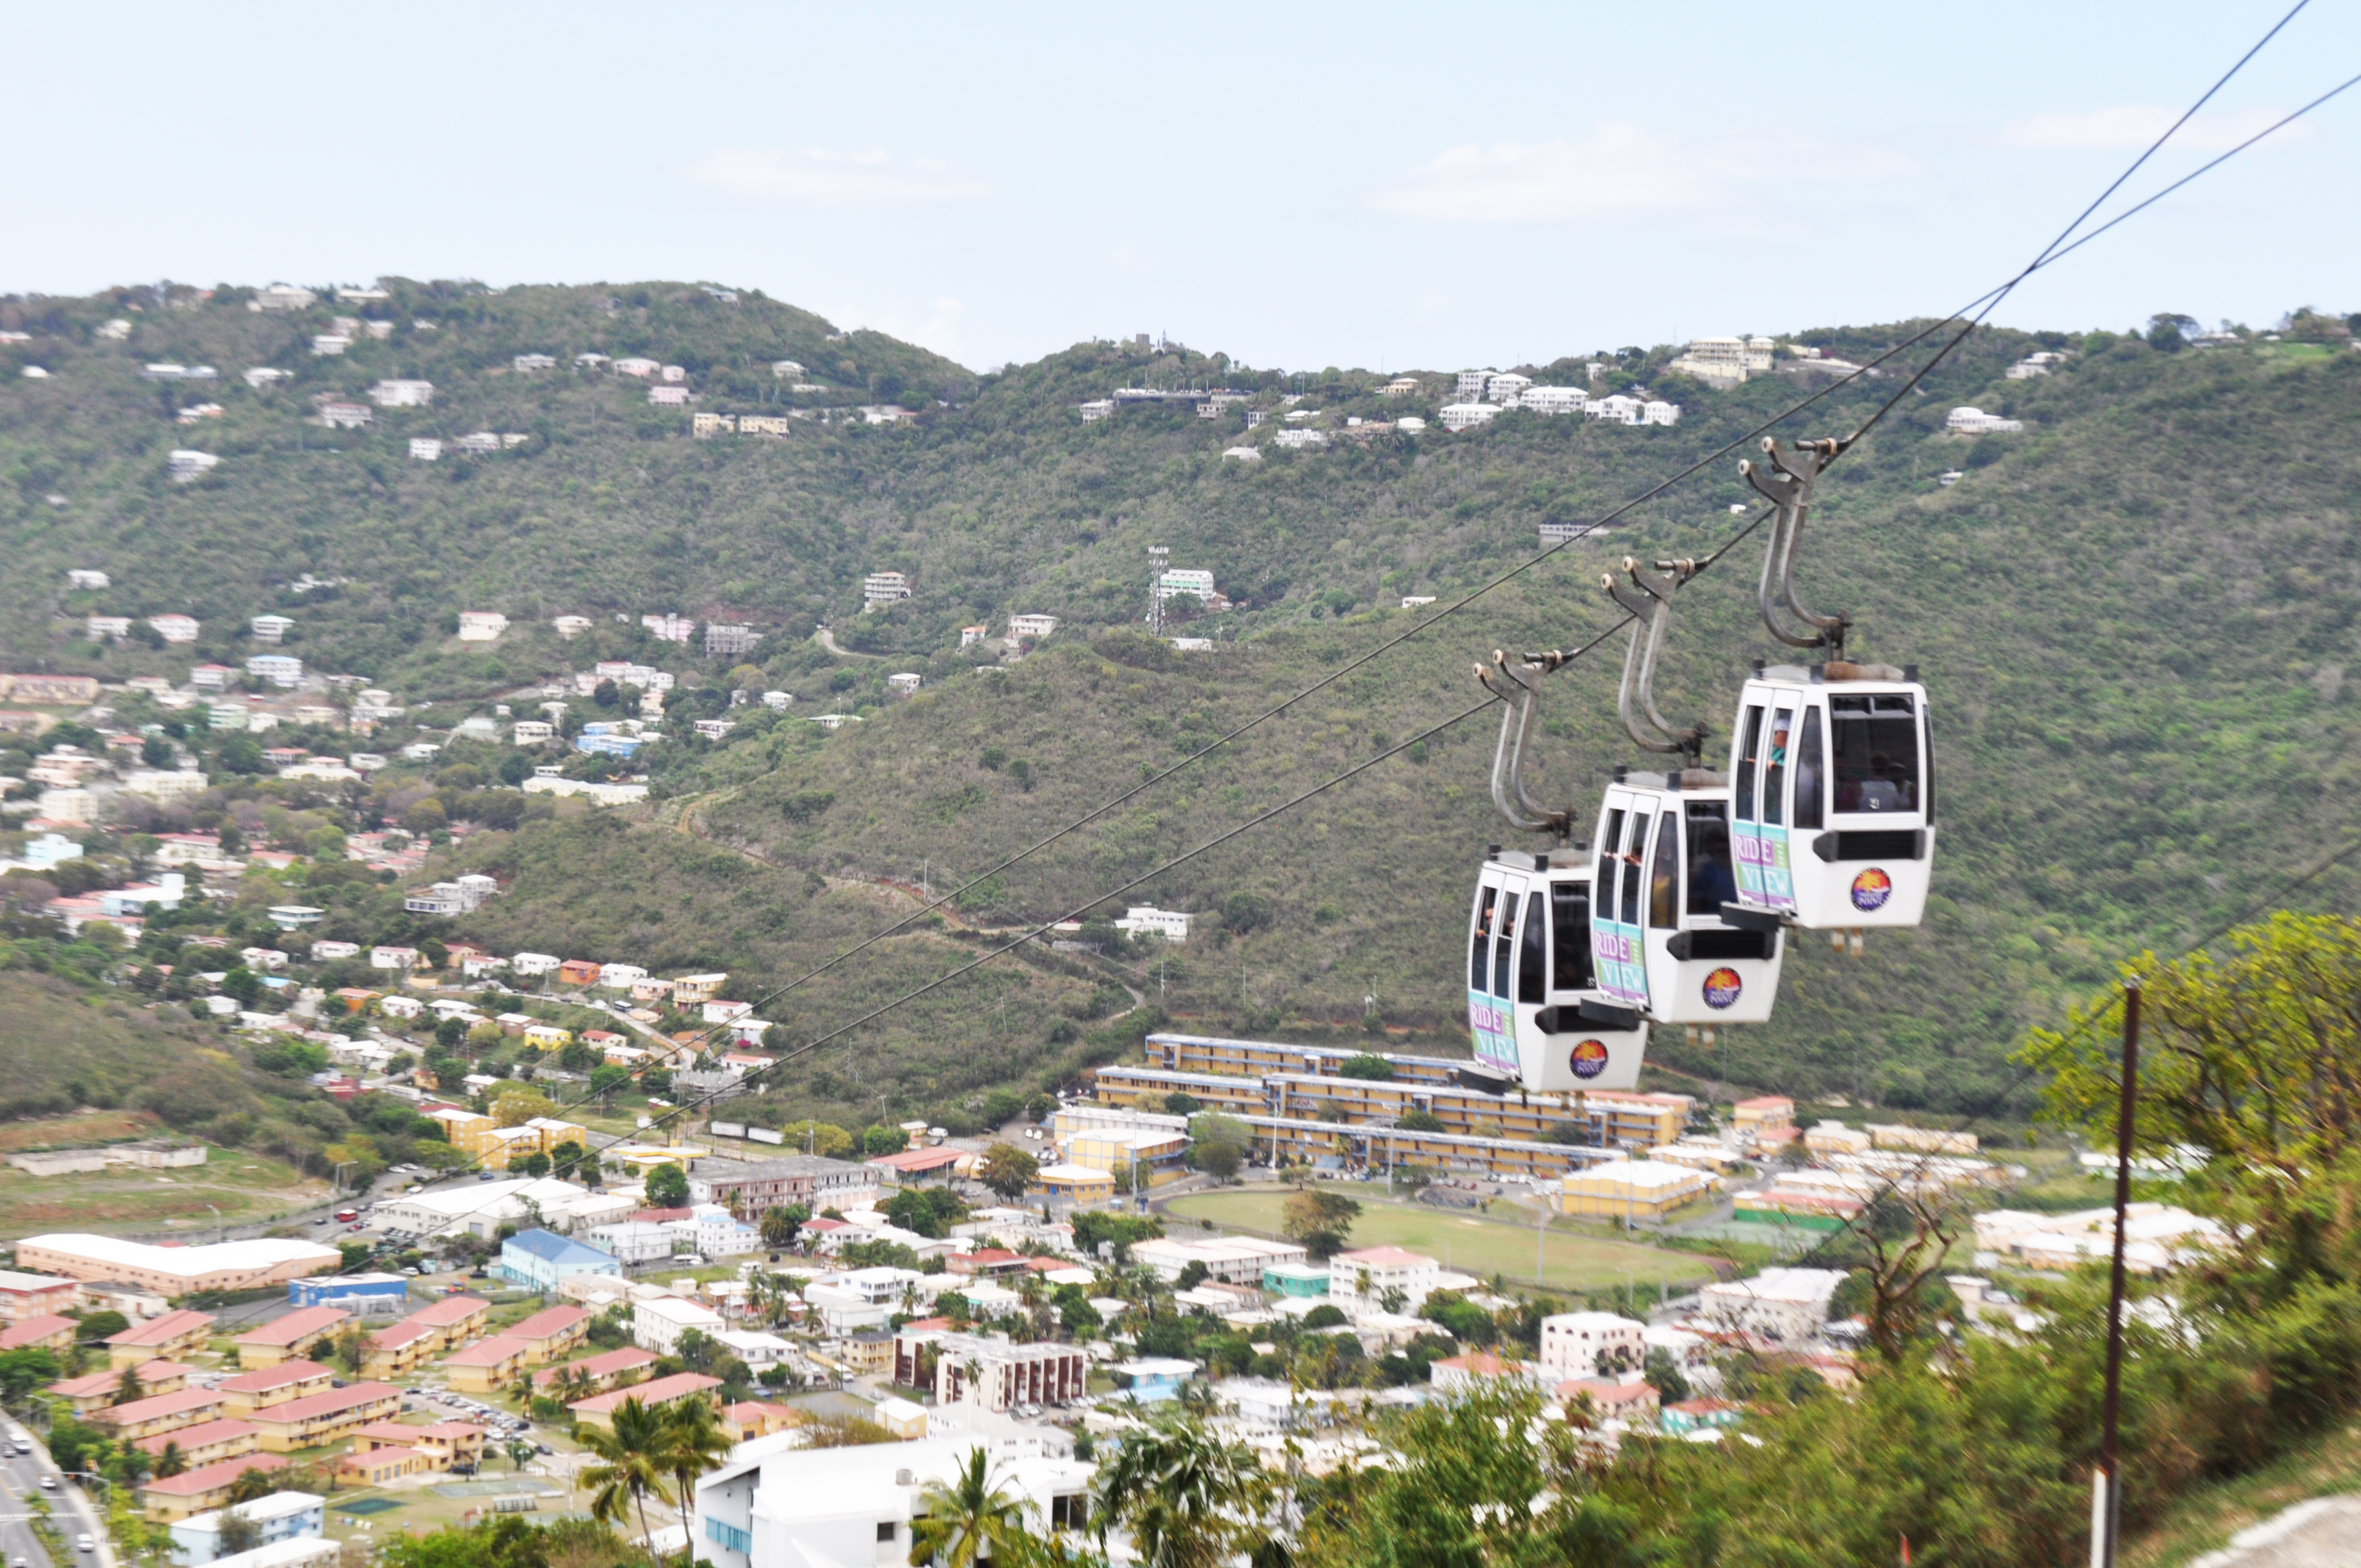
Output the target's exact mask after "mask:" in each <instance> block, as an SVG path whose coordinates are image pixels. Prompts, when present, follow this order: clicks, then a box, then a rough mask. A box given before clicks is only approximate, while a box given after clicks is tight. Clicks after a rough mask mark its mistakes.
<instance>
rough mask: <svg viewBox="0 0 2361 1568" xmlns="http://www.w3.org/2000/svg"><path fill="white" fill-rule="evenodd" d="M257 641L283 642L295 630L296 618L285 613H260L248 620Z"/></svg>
mask: <svg viewBox="0 0 2361 1568" xmlns="http://www.w3.org/2000/svg"><path fill="white" fill-rule="evenodd" d="M247 627H248V628H249V629H250V630H252V631H253V633H254V640H255V641H257V642H283V641H286V640H287V634H288V633H289V632H291V631H292V630H295V622H294V620H292V619H291V618H290V617H288V616H284V615H258V616H256V617H255V618H254V619H253V620H249V621H247Z"/></svg>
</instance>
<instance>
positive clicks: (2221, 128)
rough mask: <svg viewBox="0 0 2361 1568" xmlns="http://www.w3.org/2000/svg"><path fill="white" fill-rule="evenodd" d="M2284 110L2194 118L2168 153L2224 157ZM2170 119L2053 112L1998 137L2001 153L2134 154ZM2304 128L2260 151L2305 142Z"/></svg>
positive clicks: (2156, 111) (2307, 129)
mask: <svg viewBox="0 0 2361 1568" xmlns="http://www.w3.org/2000/svg"><path fill="white" fill-rule="evenodd" d="M2286 113H2287V111H2285V110H2284V109H2239V110H2236V111H2235V112H2232V113H2229V114H2218V115H2198V116H2196V117H2195V118H2194V119H2192V120H2191V121H2190V122H2189V123H2188V124H2187V125H2185V126H2181V127H2180V129H2179V130H2178V131H2175V132H2174V133H2173V137H2172V140H2171V141H2170V142H2169V143H2167V144H2166V146H2167V148H2174V147H2179V148H2187V149H2189V150H2190V151H2191V152H2223V151H2226V150H2227V149H2229V148H2234V147H2236V146H2237V145H2238V144H2239V143H2240V142H2243V141H2245V140H2246V138H2247V137H2251V136H2253V135H2254V134H2255V133H2256V132H2257V131H2259V130H2262V129H2264V128H2265V127H2266V126H2270V125H2271V124H2273V123H2274V122H2276V121H2278V120H2279V119H2280V118H2282V117H2284V115H2286ZM2174 118H2175V115H2174V113H2173V111H2172V110H2170V109H2163V108H2158V107H2157V106H2156V105H2154V104H2123V105H2120V106H2118V107H2116V108H2112V109H2081V110H2068V109H2054V110H2051V111H2049V112H2048V113H2047V114H2040V115H2033V116H2032V117H2030V118H2029V119H2023V120H2015V121H2012V122H2011V123H2010V124H2009V125H2008V126H2005V127H2004V128H2003V129H2002V131H2001V133H2000V139H2001V145H2002V146H2004V147H2038V148H2066V149H2069V150H2073V151H2089V150H2108V151H2114V150H2134V149H2137V148H2145V147H2147V145H2148V144H2149V143H2151V142H2153V141H2155V140H2156V138H2157V137H2160V136H2162V135H2163V134H2164V133H2165V129H2166V127H2167V126H2170V125H2171V124H2172V122H2173V119H2174ZM2311 136H2312V127H2311V126H2309V125H2306V124H2302V123H2301V122H2299V123H2298V124H2296V125H2292V126H2288V128H2287V129H2285V130H2283V131H2280V132H2279V133H2278V135H2276V136H2273V137H2271V138H2270V140H2269V141H2266V142H2264V143H2263V144H2262V145H2263V146H2265V147H2268V146H2270V145H2271V142H2276V141H2280V140H2287V141H2290V142H2292V141H2297V140H2306V139H2309V138H2310V137H2311Z"/></svg>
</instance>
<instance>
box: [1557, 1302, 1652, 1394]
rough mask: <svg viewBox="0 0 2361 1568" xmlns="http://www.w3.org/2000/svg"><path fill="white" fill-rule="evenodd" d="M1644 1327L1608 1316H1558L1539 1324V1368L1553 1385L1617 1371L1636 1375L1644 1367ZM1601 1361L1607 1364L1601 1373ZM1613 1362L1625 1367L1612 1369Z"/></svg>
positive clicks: (1608, 1314)
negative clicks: (1546, 1373) (1540, 1341)
mask: <svg viewBox="0 0 2361 1568" xmlns="http://www.w3.org/2000/svg"><path fill="white" fill-rule="evenodd" d="M1647 1332H1648V1325H1647V1324H1645V1323H1642V1322H1635V1321H1632V1320H1631V1319H1630V1318H1620V1317H1617V1316H1616V1315H1615V1314H1614V1313H1612V1312H1560V1313H1558V1314H1557V1315H1556V1316H1554V1317H1548V1318H1543V1320H1542V1349H1541V1364H1542V1367H1543V1370H1544V1371H1546V1372H1548V1373H1549V1375H1550V1376H1549V1378H1548V1381H1549V1382H1551V1383H1553V1384H1556V1383H1564V1382H1565V1381H1566V1380H1567V1379H1569V1378H1574V1377H1600V1376H1614V1373H1615V1372H1616V1371H1618V1370H1621V1371H1628V1372H1632V1373H1637V1372H1638V1371H1639V1370H1640V1369H1641V1368H1642V1366H1644V1365H1646V1364H1647V1360H1648V1345H1647V1340H1646V1335H1647ZM1602 1360H1605V1361H1607V1362H1609V1364H1610V1365H1609V1369H1608V1370H1606V1371H1603V1372H1602V1371H1601V1370H1600V1366H1599V1363H1600V1362H1601V1361H1602ZM1617 1361H1621V1362H1623V1363H1625V1365H1623V1366H1622V1367H1620V1368H1616V1367H1614V1366H1612V1365H1611V1364H1612V1363H1614V1362H1617Z"/></svg>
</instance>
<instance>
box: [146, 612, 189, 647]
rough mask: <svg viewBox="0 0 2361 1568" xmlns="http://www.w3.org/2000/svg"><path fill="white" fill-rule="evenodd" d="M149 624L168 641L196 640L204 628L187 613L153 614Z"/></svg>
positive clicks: (149, 618) (158, 634)
mask: <svg viewBox="0 0 2361 1568" xmlns="http://www.w3.org/2000/svg"><path fill="white" fill-rule="evenodd" d="M148 625H150V626H152V627H154V628H155V629H156V635H157V636H159V637H161V638H162V639H163V640H164V641H167V642H194V641H196V640H197V633H198V632H199V631H200V630H203V628H201V627H200V626H199V625H198V623H197V622H196V620H193V619H192V618H191V617H189V616H185V615H151V616H149V617H148Z"/></svg>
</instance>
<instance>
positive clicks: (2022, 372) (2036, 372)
mask: <svg viewBox="0 0 2361 1568" xmlns="http://www.w3.org/2000/svg"><path fill="white" fill-rule="evenodd" d="M2065 362H2066V356H2064V355H2062V354H2052V353H2050V352H2049V351H2048V349H2043V350H2042V351H2041V352H2040V353H2038V354H2028V355H2026V356H2025V357H2024V358H2022V359H2020V360H2018V361H2017V362H2016V363H2015V364H2014V365H2012V366H2010V367H2008V378H2009V379H2010V380H2012V381H2023V380H2026V379H2027V378H2031V377H2035V376H2047V375H2048V374H2049V372H2050V371H2052V370H2054V369H2056V368H2057V367H2059V366H2060V365H2063V364H2064V363H2065Z"/></svg>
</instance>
